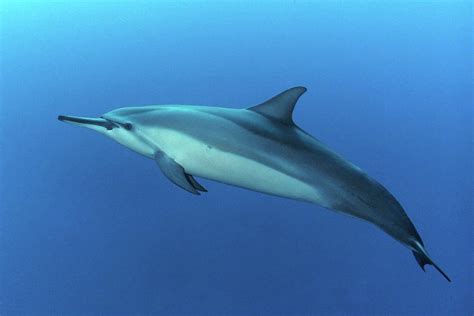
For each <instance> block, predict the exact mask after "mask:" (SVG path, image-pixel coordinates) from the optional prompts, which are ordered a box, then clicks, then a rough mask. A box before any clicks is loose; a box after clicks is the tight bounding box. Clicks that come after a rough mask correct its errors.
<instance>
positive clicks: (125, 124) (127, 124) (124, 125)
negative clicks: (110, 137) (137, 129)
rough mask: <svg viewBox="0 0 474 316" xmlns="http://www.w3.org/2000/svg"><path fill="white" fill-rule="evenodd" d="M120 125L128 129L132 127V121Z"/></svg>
mask: <svg viewBox="0 0 474 316" xmlns="http://www.w3.org/2000/svg"><path fill="white" fill-rule="evenodd" d="M122 126H123V128H125V129H126V130H128V131H129V130H131V129H132V128H133V125H132V123H124V124H123V125H122Z"/></svg>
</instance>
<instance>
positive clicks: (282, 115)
mask: <svg viewBox="0 0 474 316" xmlns="http://www.w3.org/2000/svg"><path fill="white" fill-rule="evenodd" d="M305 92H306V88H305V87H294V88H291V89H288V90H285V91H283V92H282V93H280V94H279V95H276V96H274V97H273V98H271V99H270V100H267V101H265V102H263V103H261V104H259V105H255V106H252V107H250V108H248V110H250V111H254V112H257V113H260V114H262V115H263V116H266V117H268V118H270V119H273V120H277V121H279V122H281V123H283V124H286V125H293V124H294V123H293V118H292V114H293V109H294V108H295V105H296V102H297V101H298V99H299V98H300V97H301V95H302V94H303V93H305Z"/></svg>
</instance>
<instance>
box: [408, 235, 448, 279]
mask: <svg viewBox="0 0 474 316" xmlns="http://www.w3.org/2000/svg"><path fill="white" fill-rule="evenodd" d="M414 248H415V249H416V250H413V255H414V256H415V259H416V262H418V264H419V265H420V267H421V269H423V271H425V265H427V264H429V265H432V266H433V267H435V269H436V270H438V272H439V273H441V274H442V275H443V276H444V277H445V279H446V280H448V281H449V282H451V279H450V278H449V277H448V276H447V274H446V273H444V271H443V270H441V268H440V267H438V265H437V264H436V263H434V262H433V260H431V258H430V256H429V255H428V253H427V252H426V250H425V247H424V246H423V244H422V243H420V242H415V243H414Z"/></svg>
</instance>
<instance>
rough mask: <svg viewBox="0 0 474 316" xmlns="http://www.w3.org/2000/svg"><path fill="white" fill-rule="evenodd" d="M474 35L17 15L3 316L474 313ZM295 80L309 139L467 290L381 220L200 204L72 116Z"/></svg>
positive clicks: (18, 11) (335, 4)
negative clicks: (375, 194)
mask: <svg viewBox="0 0 474 316" xmlns="http://www.w3.org/2000/svg"><path fill="white" fill-rule="evenodd" d="M472 34H473V21H472V3H471V2H470V1H331V2H322V1H298V0H296V1H255V2H254V1H220V2H217V1H100V2H99V1H34V2H29V1H2V2H1V4H0V41H1V42H0V62H1V64H0V66H1V68H0V73H1V81H0V89H1V90H0V93H1V99H0V133H1V134H0V141H1V142H0V315H2V316H3V315H472V314H473V312H474V309H473V296H474V292H473V286H472V284H473V270H472V267H473V257H472V255H473V246H472V231H473V218H472V214H473V203H472V202H473V201H472V198H473V164H472V161H473V150H472V146H473V122H472V119H473V113H472V112H473V111H472V108H473V100H472V61H473V56H474V53H473V50H472V42H473V40H472V36H473V35H472ZM297 85H303V86H306V87H307V88H308V92H307V93H306V94H305V95H303V97H301V99H300V101H299V102H298V104H297V106H296V110H295V121H296V122H297V124H298V125H299V126H301V127H302V128H303V129H305V130H306V131H307V132H309V133H310V134H312V135H314V136H315V137H316V138H318V139H320V140H321V141H322V142H323V143H325V144H326V145H327V146H329V147H330V148H332V149H334V150H335V151H336V152H338V153H340V154H341V155H343V156H344V157H346V158H347V159H348V160H350V161H351V162H353V163H355V164H356V165H358V166H360V167H361V168H362V169H364V170H365V171H366V172H367V173H368V174H370V175H371V176H372V177H374V178H375V179H377V180H378V181H380V182H381V183H382V184H384V185H385V186H386V187H387V188H388V189H389V190H390V191H391V192H392V193H393V194H394V195H395V196H396V197H397V199H398V200H399V201H400V202H401V204H402V205H403V206H404V208H405V210H406V212H407V213H408V215H409V216H410V218H411V219H412V221H413V222H414V224H415V225H416V227H417V229H418V231H419V233H420V234H421V236H422V238H423V240H424V242H425V244H426V246H427V249H428V251H429V252H430V254H431V255H432V257H433V259H434V260H435V261H436V262H437V263H438V264H439V265H440V266H441V267H442V268H443V269H444V270H445V271H446V272H447V274H448V275H449V276H450V277H451V278H452V283H448V282H446V280H444V279H443V278H442V276H441V275H440V274H439V273H438V272H437V271H436V270H434V269H433V268H432V267H430V266H427V267H426V268H427V272H426V273H424V272H423V271H422V270H421V269H420V267H419V266H418V265H417V263H416V261H415V260H414V258H413V256H412V254H411V252H410V251H409V250H407V249H406V248H404V247H403V246H401V245H400V244H399V243H398V242H396V241H394V240H393V239H392V238H390V237H389V236H388V235H386V234H385V233H383V232H382V231H381V230H380V229H377V228H375V227H374V226H372V225H369V224H367V223H365V222H362V221H360V220H356V219H353V218H350V217H347V216H341V215H340V214H336V213H334V212H330V211H327V210H325V209H323V208H321V207H318V206H315V205H311V204H308V203H301V202H297V201H291V200H286V199H282V198H277V197H274V196H268V195H263V194H259V193H256V192H252V191H247V190H243V189H239V188H235V187H231V186H226V185H223V184H220V183H216V182H212V181H207V180H200V181H201V182H202V183H203V185H204V186H205V187H206V188H207V189H208V190H209V192H208V193H207V194H204V195H201V196H199V197H197V196H194V195H191V194H189V193H187V192H185V191H183V190H181V189H179V188H177V187H176V186H175V185H173V184H172V183H170V182H169V181H168V180H167V179H166V178H165V177H164V176H163V175H162V174H161V172H160V170H159V169H158V168H157V166H156V164H155V163H154V162H153V161H152V160H149V159H145V158H143V157H141V156H139V155H137V154H135V153H133V152H132V151H130V150H128V149H126V148H124V147H123V146H120V145H118V144H116V143H115V142H113V141H112V140H110V139H107V138H106V137H104V136H102V135H99V134H97V133H94V132H92V131H89V130H85V129H81V128H78V127H73V126H69V125H65V124H63V123H61V122H59V121H57V119H56V118H57V115H58V114H71V115H80V116H91V117H94V116H99V115H101V114H103V113H105V112H107V111H110V110H112V109H115V108H119V107H123V106H131V105H148V104H166V103H178V104H202V105H216V106H223V107H233V108H242V107H248V106H251V105H254V104H257V103H260V102H262V101H264V100H266V99H268V98H269V97H271V96H273V95H275V94H277V93H279V92H281V91H283V90H284V89H287V88H290V87H292V86H297ZM215 132H216V133H219V131H217V130H216V131H215ZM231 141H232V140H231V139H229V142H231Z"/></svg>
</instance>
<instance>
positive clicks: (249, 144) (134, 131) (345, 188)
mask: <svg viewBox="0 0 474 316" xmlns="http://www.w3.org/2000/svg"><path fill="white" fill-rule="evenodd" d="M305 91H306V88H303V87H295V88H292V89H288V90H286V91H284V92H282V93H280V94H279V95H277V96H275V97H273V98H271V99H270V100H268V101H266V102H264V103H262V104H259V105H256V106H253V107H250V108H247V109H229V108H220V107H207V106H193V105H158V106H140V107H126V108H120V109H117V110H113V111H111V112H108V113H106V114H104V115H102V116H101V117H100V118H83V117H75V116H62V115H61V116H59V117H58V119H59V120H61V121H64V122H68V123H71V124H75V125H80V126H84V127H87V128H90V129H93V130H95V131H98V132H100V133H102V134H105V135H107V136H109V137H111V138H112V139H114V140H116V141H117V142H119V143H120V144H122V145H124V146H126V147H128V148H130V149H132V150H134V151H135V152H137V153H139V154H141V155H144V156H146V157H148V158H151V159H154V160H155V161H156V163H157V164H158V166H159V167H160V169H161V171H162V172H163V174H164V175H165V176H166V177H167V178H168V179H169V180H171V181H172V182H173V183H175V184H176V185H178V186H179V187H181V188H183V189H184V190H186V191H189V192H191V193H193V194H200V193H199V192H206V189H205V188H204V187H203V186H202V185H200V184H199V183H198V182H197V181H196V179H195V178H194V176H198V177H203V178H207V179H211V180H215V181H219V182H223V183H227V184H231V185H235V186H239V187H243V188H246V189H251V190H254V191H259V192H263V193H267V194H273V195H277V196H281V197H286V198H290V199H295V200H301V201H307V202H311V203H315V204H317V205H320V206H323V207H325V208H328V209H332V210H336V211H340V212H343V213H346V214H349V215H352V216H355V217H358V218H361V219H364V220H366V221H368V222H371V223H373V224H375V225H376V226H378V227H379V228H381V229H382V230H383V231H385V232H386V233H387V234H389V235H390V236H392V237H393V238H395V239H396V240H398V241H399V242H401V243H402V244H404V245H405V246H407V247H408V248H409V249H411V250H412V251H413V254H414V255H415V258H416V261H417V262H418V264H419V265H420V266H421V268H423V270H424V266H425V265H426V264H430V265H433V266H434V267H435V268H436V269H437V270H438V271H439V272H440V273H441V274H442V275H443V276H444V277H445V278H446V279H447V280H448V281H450V279H449V277H448V276H447V275H446V274H445V273H444V272H443V271H442V270H441V269H440V268H439V267H438V266H437V265H436V264H435V263H434V262H433V261H432V260H431V258H430V256H429V255H428V253H427V252H426V250H425V247H424V245H423V241H422V240H421V238H420V236H419V235H418V232H417V231H416V229H415V227H414V225H413V223H412V222H411V221H410V219H409V218H408V216H407V214H406V213H405V211H404V210H403V208H402V206H401V205H400V204H399V203H398V201H397V200H396V199H395V198H394V197H393V195H392V194H391V193H390V192H388V190H387V189H385V188H384V187H383V186H382V185H381V184H380V183H378V182H377V181H375V180H374V179H372V178H370V177H369V176H368V175H367V174H366V173H364V172H363V171H362V170H361V169H360V168H358V167H357V166H355V165H353V164H352V163H350V162H349V161H347V160H345V159H344V158H342V157H341V156H339V155H338V154H336V153H335V152H333V151H331V150H330V149H328V148H327V147H326V146H324V145H323V144H322V143H321V142H319V141H318V140H317V139H315V138H313V137H312V136H311V135H309V134H308V133H306V132H305V131H303V130H302V129H301V128H299V127H298V126H297V125H296V124H295V123H294V122H293V118H292V112H293V109H294V107H295V104H296V102H297V100H298V99H299V97H300V96H301V95H302V94H303V93H304V92H305Z"/></svg>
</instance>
